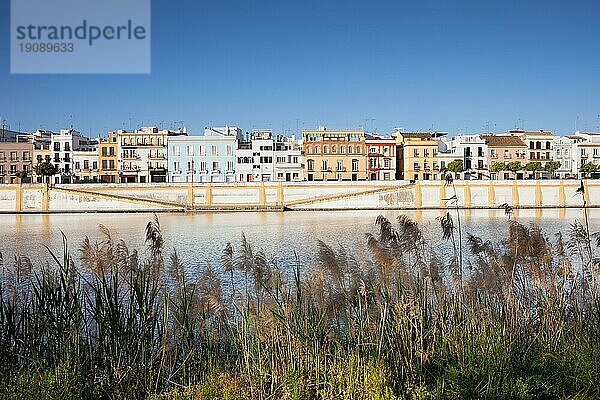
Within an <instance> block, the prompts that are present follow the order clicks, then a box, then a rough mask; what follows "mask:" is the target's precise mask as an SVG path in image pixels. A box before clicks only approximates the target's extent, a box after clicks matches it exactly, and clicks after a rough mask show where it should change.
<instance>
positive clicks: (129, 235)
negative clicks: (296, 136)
mask: <svg viewBox="0 0 600 400" xmlns="http://www.w3.org/2000/svg"><path fill="white" fill-rule="evenodd" d="M401 213H403V214H406V215H408V216H409V217H410V218H412V219H414V220H416V221H417V222H419V224H420V226H421V227H422V228H423V231H424V233H425V237H426V238H428V239H430V240H431V246H432V247H436V248H439V247H440V246H439V245H440V243H441V229H440V227H439V222H438V221H437V220H436V217H438V216H439V215H440V211H436V210H428V211H402V212H397V211H337V212H331V211H327V212H312V211H311V212H309V211H306V212H285V213H257V212H247V213H207V214H180V213H174V214H159V219H160V224H161V227H162V231H163V236H164V239H165V253H167V255H168V253H170V252H171V251H172V250H173V249H175V250H177V252H178V254H179V255H180V258H181V259H182V260H183V261H184V262H185V264H186V265H187V266H188V267H189V268H191V269H200V268H202V266H203V265H205V263H206V261H210V262H211V263H213V264H215V263H218V262H219V259H220V256H221V254H222V251H223V248H224V247H225V245H226V244H227V242H231V243H232V244H233V245H234V249H235V248H236V247H237V246H238V245H239V243H240V239H241V235H242V232H243V233H244V234H245V235H246V237H247V238H248V240H249V241H250V243H251V244H252V245H253V247H254V248H256V249H259V248H262V249H263V250H264V251H265V253H266V254H267V256H268V257H269V258H271V259H276V260H278V262H279V263H280V265H281V266H282V268H284V269H286V265H287V266H288V268H289V266H290V265H292V260H293V259H294V253H296V254H298V257H299V258H300V261H301V263H302V265H309V264H310V261H311V260H313V259H314V258H315V256H316V253H317V241H318V240H322V241H324V242H325V243H327V244H330V245H332V246H333V247H334V248H336V249H337V248H339V246H342V247H344V248H346V249H347V250H348V251H349V252H350V253H351V254H354V255H355V256H356V257H357V258H358V259H359V260H360V259H365V260H366V258H367V255H366V251H365V250H366V245H365V235H364V234H365V233H367V232H371V233H375V232H376V226H375V218H376V217H377V216H378V215H380V214H383V215H384V216H386V217H387V218H388V219H390V220H393V221H394V222H395V218H396V217H397V216H398V215H400V214H401ZM588 213H589V221H590V231H591V232H596V231H600V210H599V209H593V210H588ZM452 215H453V217H454V220H455V223H456V214H455V212H452ZM152 218H153V215H152V214H145V213H144V214H62V215H58V214H52V215H0V252H2V254H3V256H4V262H5V264H9V263H11V262H12V260H13V259H14V257H15V255H21V254H22V255H27V256H29V257H30V258H31V259H32V261H33V263H34V265H39V264H41V263H42V262H45V261H46V260H49V257H48V252H47V250H46V249H45V248H44V245H45V246H48V247H49V248H50V249H52V250H54V251H55V252H56V254H57V255H59V258H60V255H61V254H62V237H61V231H62V232H64V233H65V235H66V236H67V238H68V240H69V248H70V251H71V254H72V255H73V256H74V257H78V255H79V252H78V248H79V246H80V245H81V242H82V240H83V239H84V238H85V236H86V235H87V236H89V238H90V240H92V241H95V240H100V239H101V238H102V235H101V233H100V230H99V229H98V226H99V225H100V224H103V225H105V226H106V227H108V228H109V230H110V232H111V234H112V236H113V238H114V239H124V240H125V242H126V243H127V245H128V246H129V247H130V248H137V249H138V250H144V249H145V244H144V229H145V226H146V224H147V223H148V221H150V220H151V219H152ZM517 219H518V221H520V222H521V223H524V224H529V223H535V224H538V225H540V226H541V227H542V229H543V230H544V231H545V232H546V234H547V236H548V237H549V238H550V239H551V240H554V238H555V233H556V232H559V231H561V232H562V233H563V234H564V235H565V236H566V235H567V234H568V230H569V226H570V224H571V223H572V222H573V221H574V220H575V219H579V220H580V221H581V222H582V223H584V219H583V212H582V210H577V209H567V210H519V211H518V213H517ZM461 222H462V228H463V232H465V233H467V232H468V233H472V234H474V235H478V236H480V237H481V238H482V239H489V240H492V241H494V242H497V241H499V240H501V239H502V238H504V237H505V235H506V233H507V229H508V222H507V217H506V216H505V215H504V211H503V210H470V211H461ZM465 236H466V235H465ZM441 247H442V248H444V247H446V248H447V246H441ZM441 251H442V252H444V250H441ZM442 256H443V254H442Z"/></svg>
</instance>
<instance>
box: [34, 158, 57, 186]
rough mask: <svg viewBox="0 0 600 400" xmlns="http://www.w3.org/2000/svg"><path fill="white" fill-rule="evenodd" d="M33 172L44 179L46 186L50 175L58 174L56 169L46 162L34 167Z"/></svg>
mask: <svg viewBox="0 0 600 400" xmlns="http://www.w3.org/2000/svg"><path fill="white" fill-rule="evenodd" d="M33 170H34V171H35V174H36V175H39V176H42V177H44V180H45V181H46V184H48V181H49V179H50V177H51V176H52V175H56V174H57V173H58V168H56V167H55V166H54V164H52V163H51V162H50V161H48V160H46V161H44V162H41V163H39V164H38V165H36V166H34V167H33Z"/></svg>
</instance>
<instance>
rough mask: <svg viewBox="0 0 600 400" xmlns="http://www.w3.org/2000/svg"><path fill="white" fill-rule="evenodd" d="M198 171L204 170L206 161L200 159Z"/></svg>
mask: <svg viewBox="0 0 600 400" xmlns="http://www.w3.org/2000/svg"><path fill="white" fill-rule="evenodd" d="M200 171H206V161H200Z"/></svg>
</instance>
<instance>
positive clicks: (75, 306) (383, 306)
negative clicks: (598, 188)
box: [0, 215, 600, 400]
mask: <svg viewBox="0 0 600 400" xmlns="http://www.w3.org/2000/svg"><path fill="white" fill-rule="evenodd" d="M374 228H375V231H374V232H372V233H369V234H367V237H366V240H367V248H368V249H369V252H370V256H371V259H372V262H370V263H367V264H362V263H360V262H359V261H357V259H356V258H355V257H354V256H353V255H352V253H351V250H352V249H342V248H337V247H332V246H330V245H328V244H325V243H321V242H319V243H318V245H317V247H316V252H315V254H314V257H313V260H314V263H313V265H299V262H298V261H296V262H295V263H294V265H287V266H281V265H277V264H276V263H274V262H273V261H270V260H269V258H268V257H267V256H266V255H265V253H264V252H263V251H262V250H261V249H256V248H255V247H254V246H253V245H252V244H251V243H250V242H248V241H247V240H246V238H245V237H242V240H241V242H240V243H239V245H232V244H228V245H227V246H226V247H225V250H224V251H223V255H222V257H221V259H220V260H206V262H205V267H204V269H203V271H202V272H201V273H200V274H199V276H197V278H195V279H192V278H190V277H189V270H188V268H187V267H186V266H185V265H183V264H182V263H181V261H180V259H179V257H178V256H177V254H176V253H173V254H170V255H168V257H165V255H164V248H163V247H164V241H163V239H162V232H161V230H160V225H159V221H158V219H155V220H154V221H151V222H150V223H149V224H148V226H147V228H146V239H147V241H146V242H147V248H146V249H138V250H135V249H129V248H128V247H127V245H126V243H125V242H123V241H118V240H115V239H113V238H112V236H111V234H110V232H108V230H107V229H105V228H104V227H101V231H102V235H103V238H102V240H101V241H99V242H97V243H94V242H91V241H90V240H89V239H87V238H85V240H83V244H82V245H81V246H80V248H79V250H78V252H77V253H76V256H75V257H73V256H72V254H71V253H70V252H69V246H68V243H67V241H66V238H65V242H64V253H63V254H62V255H61V256H55V255H53V254H51V256H50V259H51V261H52V264H51V265H50V266H47V265H46V266H45V267H43V268H41V269H40V268H37V267H36V266H37V265H40V266H43V265H44V260H34V262H32V261H30V260H29V259H27V258H26V257H20V258H18V259H16V260H15V261H14V262H11V263H8V262H2V281H1V282H2V286H1V288H0V289H1V296H0V398H3V399H4V398H6V399H29V398H30V399H60V400H65V399H71V398H73V399H96V398H105V399H156V400H158V399H173V400H175V399H315V398H319V399H348V400H350V399H357V400H358V399H365V400H366V399H382V400H383V399H441V398H511V399H554V398H565V399H566V398H581V399H586V398H600V385H599V384H598V382H600V368H599V367H598V366H599V365H600V305H599V303H598V300H597V299H598V295H599V290H598V288H599V286H598V278H599V273H598V272H599V271H598V263H597V261H596V253H597V245H598V243H596V242H593V241H591V240H590V237H595V236H593V235H588V232H587V231H585V228H584V227H583V226H582V225H581V224H573V226H572V227H571V229H570V231H569V233H568V235H566V238H563V237H562V236H560V237H557V238H556V239H554V240H550V239H548V238H547V236H546V235H545V234H544V233H543V232H541V231H540V230H539V229H538V228H537V227H535V226H530V227H527V226H523V225H520V224H518V223H517V222H515V221H509V222H507V225H506V231H507V235H506V237H505V238H503V239H502V240H499V241H498V242H496V243H488V242H484V241H482V240H480V239H478V238H476V237H473V236H470V235H465V237H463V233H462V232H461V231H460V230H457V229H456V228H455V227H454V226H453V222H452V219H451V217H450V216H449V215H447V216H446V217H444V218H443V219H442V220H441V230H442V234H441V235H440V236H441V237H440V243H441V242H442V241H445V240H448V241H450V240H451V241H452V242H453V243H452V245H450V246H448V248H450V249H451V251H453V254H452V255H451V256H449V257H446V258H447V259H443V258H442V257H441V256H440V255H439V254H438V253H437V252H436V251H435V250H433V249H434V248H435V247H436V245H438V244H440V243H428V242H427V241H426V240H425V239H424V236H423V234H422V233H421V230H420V228H419V227H418V225H417V224H416V223H414V222H413V221H411V220H410V219H408V218H406V217H400V218H398V221H397V223H392V222H391V221H388V220H387V219H385V218H383V217H379V218H377V221H376V224H375V226H374ZM359 240H364V239H362V238H361V237H357V241H359ZM456 241H459V242H464V243H468V246H469V251H468V252H467V251H466V250H465V251H464V254H462V255H461V254H459V251H458V249H457V245H456ZM452 249H453V250H452ZM290 251H293V250H292V249H290ZM467 253H469V254H467ZM467 260H468V263H467ZM0 261H1V259H0ZM461 264H464V268H463V269H461V268H460V265H461ZM467 264H468V265H467Z"/></svg>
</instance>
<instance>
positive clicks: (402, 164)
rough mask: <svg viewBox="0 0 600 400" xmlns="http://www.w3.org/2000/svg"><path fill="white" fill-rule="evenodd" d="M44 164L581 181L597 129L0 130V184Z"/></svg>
mask: <svg viewBox="0 0 600 400" xmlns="http://www.w3.org/2000/svg"><path fill="white" fill-rule="evenodd" d="M44 162H48V163H51V164H52V165H54V166H55V167H56V174H55V175H54V176H52V177H50V178H49V181H50V182H51V183H55V184H62V183H78V182H81V183H91V182H97V183H164V182H173V183H180V182H187V183H208V182H255V181H260V182H265V181H280V182H299V181H320V182H323V181H367V180H369V181H393V180H407V181H418V180H438V179H443V178H444V177H445V176H446V174H448V173H452V174H453V175H454V178H455V179H477V180H482V179H548V178H581V177H590V176H591V175H590V171H600V167H598V168H596V166H597V165H599V164H600V133H584V132H580V131H576V132H575V133H574V134H573V135H570V136H557V135H554V134H553V133H552V132H546V131H544V130H540V131H533V132H527V131H524V130H512V131H509V132H505V133H501V134H490V133H485V134H474V135H458V136H454V137H448V135H447V134H446V133H443V132H404V131H403V130H402V129H400V128H397V129H394V131H393V132H392V133H391V134H389V135H386V136H382V135H378V134H373V133H368V132H365V131H363V130H348V129H345V130H328V129H327V128H326V127H324V126H320V127H319V128H318V129H315V130H303V131H302V137H301V138H296V137H294V136H291V137H285V136H279V135H274V134H273V132H272V131H271V130H255V131H252V132H246V133H245V134H244V133H243V132H242V130H241V129H240V128H238V127H232V126H224V127H208V128H204V133H203V135H188V133H187V130H186V129H185V128H182V129H176V130H173V129H159V128H157V127H155V126H146V127H141V128H139V129H135V130H117V131H112V132H108V134H107V135H106V137H98V138H87V137H85V136H83V135H82V134H81V133H79V132H77V131H76V130H74V129H72V128H71V129H63V130H60V132H58V133H54V132H50V131H45V130H38V131H36V132H33V133H22V132H15V131H11V130H5V129H2V131H0V183H16V182H43V181H44V178H43V177H42V176H37V175H36V172H35V170H36V168H34V167H35V166H36V165H38V164H41V163H44ZM550 163H551V164H550ZM548 164H550V165H548ZM457 166H458V168H457ZM590 166H591V167H592V168H590ZM593 177H595V176H593Z"/></svg>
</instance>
